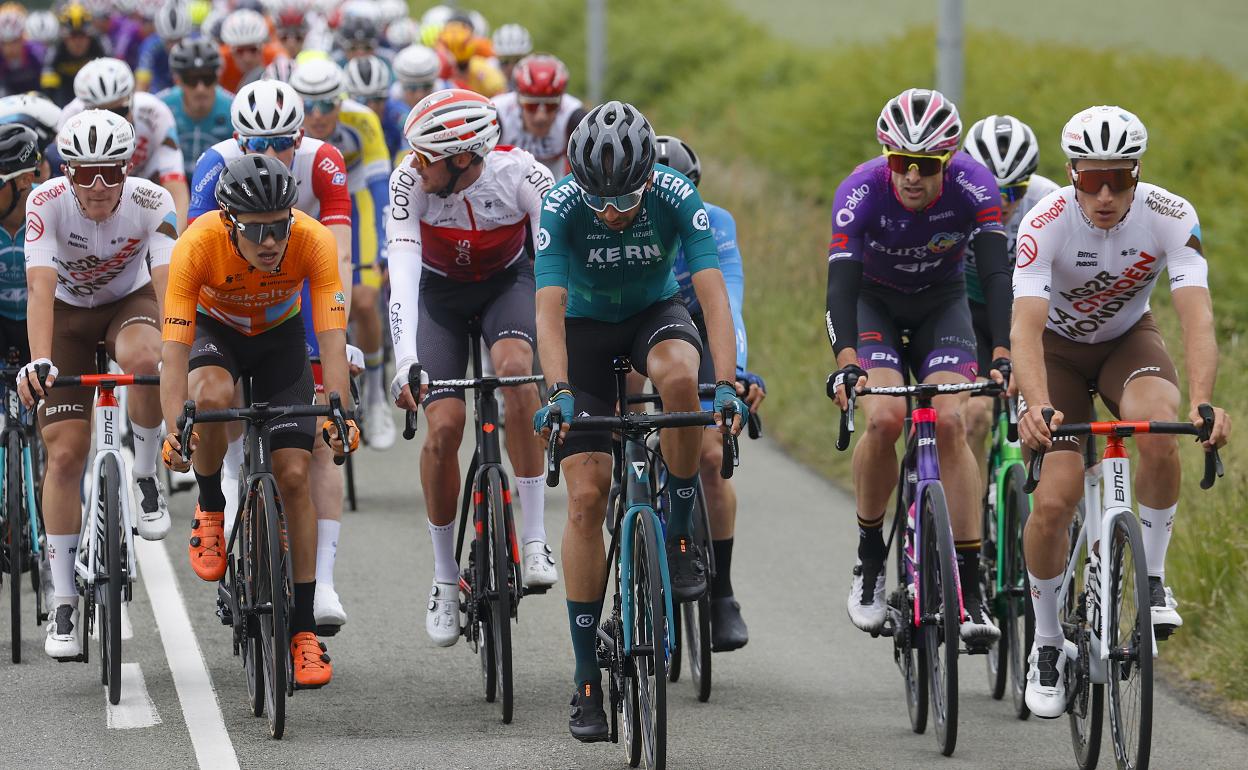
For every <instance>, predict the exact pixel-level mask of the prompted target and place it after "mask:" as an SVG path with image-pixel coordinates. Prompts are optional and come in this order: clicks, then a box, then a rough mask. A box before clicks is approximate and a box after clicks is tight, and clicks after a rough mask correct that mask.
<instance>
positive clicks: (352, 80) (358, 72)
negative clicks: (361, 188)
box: [343, 55, 394, 150]
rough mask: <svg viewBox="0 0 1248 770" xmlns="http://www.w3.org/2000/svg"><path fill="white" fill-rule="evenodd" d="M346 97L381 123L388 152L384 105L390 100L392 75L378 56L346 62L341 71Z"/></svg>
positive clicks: (387, 66) (388, 135) (388, 66)
mask: <svg viewBox="0 0 1248 770" xmlns="http://www.w3.org/2000/svg"><path fill="white" fill-rule="evenodd" d="M343 78H344V81H345V83H344V85H345V86H346V89H347V96H348V97H350V98H351V99H354V100H355V101H357V102H359V103H360V104H363V105H364V106H365V107H368V108H369V109H370V110H372V111H373V114H375V115H376V116H377V120H379V121H381V130H382V133H383V134H384V135H385V138H386V149H387V150H389V148H390V143H391V137H390V133H389V132H388V129H389V126H388V125H387V124H386V103H387V101H388V100H389V99H390V86H391V84H393V82H394V73H392V72H391V71H390V65H388V64H386V62H385V60H384V59H382V58H381V57H380V56H376V55H372V56H357V57H355V58H353V59H351V60H350V61H348V62H347V66H346V67H345V68H344V70H343Z"/></svg>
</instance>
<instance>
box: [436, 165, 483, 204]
mask: <svg viewBox="0 0 1248 770" xmlns="http://www.w3.org/2000/svg"><path fill="white" fill-rule="evenodd" d="M452 159H453V158H447V159H446V172H447V173H448V174H450V176H451V178H450V179H449V180H447V182H446V184H445V185H443V187H442V189H441V190H438V192H437V196H438V197H439V198H448V197H450V196H451V195H453V194H454V192H455V185H457V184H459V178H460V177H461V176H463V175H464V174H465V173H467V172H468V169H470V168H472V167H473V166H474V165H476V164H477V163H479V162H480V161H481V156H480V155H473V156H472V160H471V161H470V162H469V163H468V165H467V166H464V167H463V168H460V167H459V166H456V165H455V164H454V163H452V162H451V160H452Z"/></svg>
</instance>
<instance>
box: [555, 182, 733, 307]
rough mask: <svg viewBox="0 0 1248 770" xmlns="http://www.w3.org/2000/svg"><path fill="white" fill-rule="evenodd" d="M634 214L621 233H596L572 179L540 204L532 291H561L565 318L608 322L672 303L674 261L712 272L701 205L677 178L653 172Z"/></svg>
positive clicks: (598, 226) (711, 241) (598, 227)
mask: <svg viewBox="0 0 1248 770" xmlns="http://www.w3.org/2000/svg"><path fill="white" fill-rule="evenodd" d="M652 182H653V184H651V186H650V189H649V190H648V191H647V192H646V194H645V197H644V198H643V199H642V203H641V211H640V212H639V213H638V214H637V217H636V219H634V220H633V223H632V224H631V225H629V227H628V229H626V230H624V231H622V232H615V231H613V230H611V229H610V228H608V227H607V226H606V225H604V224H603V223H602V222H601V221H600V220H599V219H598V217H597V216H595V214H594V211H593V209H591V208H590V207H589V206H587V205H585V202H584V201H583V200H582V199H581V188H580V187H579V186H578V185H577V184H576V181H575V180H574V179H573V178H572V175H571V174H569V175H568V176H566V177H564V178H563V179H562V180H560V182H559V184H557V185H555V187H554V189H552V190H551V191H550V192H549V193H547V195H546V198H545V200H544V201H543V203H542V218H541V224H540V226H539V227H538V231H537V235H536V238H535V241H536V243H537V261H536V263H535V264H534V271H535V273H536V276H537V288H538V289H542V288H545V287H547V286H561V287H563V288H565V289H567V290H568V313H567V314H568V317H569V318H593V319H596V320H599V321H608V322H616V321H621V320H623V319H625V318H628V317H630V316H633V315H636V314H637V313H639V312H641V311H642V310H644V309H646V308H647V307H650V306H651V305H653V304H654V303H656V302H659V301H661V300H665V299H668V298H670V297H675V296H676V295H677V294H678V293H679V292H680V286H679V284H677V283H676V278H675V276H673V275H672V263H673V261H674V260H675V259H676V254H677V252H678V251H680V250H681V249H682V248H683V250H684V255H685V260H686V264H687V265H688V268H689V272H690V273H691V274H692V273H697V272H699V271H701V270H706V269H707V268H716V269H718V268H719V256H718V250H717V248H716V245H715V234H714V233H713V232H712V231H711V223H710V220H709V219H708V218H707V215H706V209H705V207H704V206H703V205H702V197H701V196H700V195H698V190H697V188H696V187H694V185H693V182H690V181H689V180H688V179H687V178H686V177H685V176H684V175H683V174H681V173H680V172H678V171H676V170H675V169H671V168H668V167H667V166H660V165H656V166H655V167H654V176H653V177H652Z"/></svg>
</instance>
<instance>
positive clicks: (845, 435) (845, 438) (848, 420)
mask: <svg viewBox="0 0 1248 770" xmlns="http://www.w3.org/2000/svg"><path fill="white" fill-rule="evenodd" d="M835 376H836V375H835V374H834V375H832V377H835ZM857 387H858V375H856V374H854V373H853V372H848V373H846V375H845V410H844V411H842V412H841V431H840V435H838V436H837V437H836V448H837V450H838V451H841V452H844V451H845V450H846V449H849V436H850V434H852V433H853V432H854V409H855V406H856V405H857V402H858V392H857V391H856V390H855V388H857ZM828 396H829V398H832V399H834V400H835V399H836V385H835V383H834V382H833V380H832V379H829V380H828Z"/></svg>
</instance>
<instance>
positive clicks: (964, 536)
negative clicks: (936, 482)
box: [926, 372, 982, 542]
mask: <svg viewBox="0 0 1248 770" xmlns="http://www.w3.org/2000/svg"><path fill="white" fill-rule="evenodd" d="M926 382H935V383H961V382H966V378H965V377H963V376H961V375H959V374H954V373H951V372H933V373H932V374H931V375H929V376H928V378H927V380H926ZM970 399H971V397H970V394H969V393H956V394H950V395H945V396H937V397H936V398H934V399H932V407H933V408H935V409H936V445H937V446H938V447H939V449H940V481H941V484H942V485H944V488H945V495H946V497H947V498H948V501H949V518H950V520H951V522H952V524H953V539H954V540H956V541H959V542H969V541H978V540H979V537H980V527H981V524H982V521H981V519H982V517H981V515H980V511H981V505H980V503H981V493H980V481H979V478H980V472H979V468H978V467H977V466H976V464H975V457H974V455H973V454H972V453H971V448H970V446H969V445H968V444H967V443H966V423H965V422H964V421H963V418H962V413H963V411H964V410H965V409H966V408H967V406H968V403H969V402H970Z"/></svg>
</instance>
